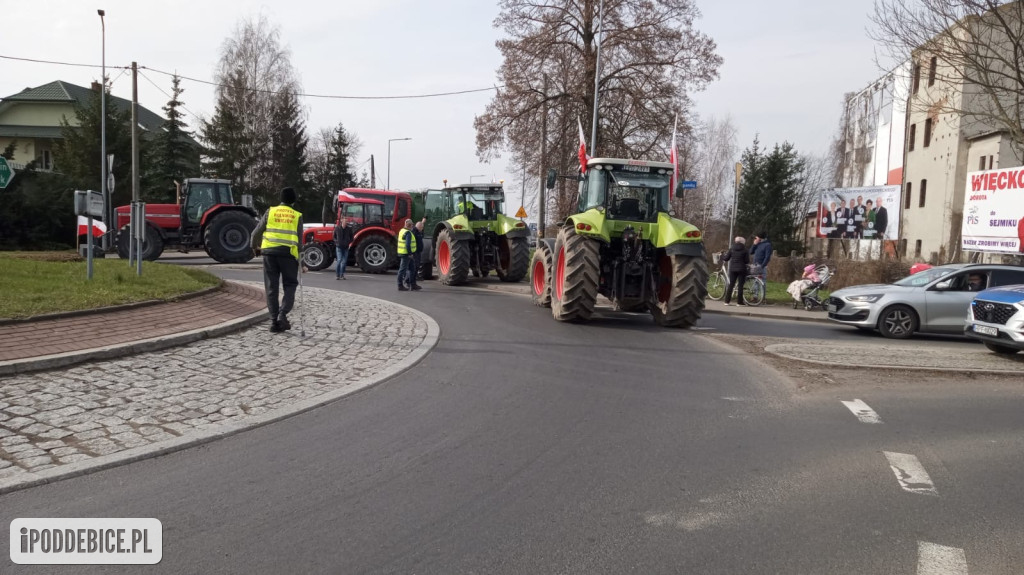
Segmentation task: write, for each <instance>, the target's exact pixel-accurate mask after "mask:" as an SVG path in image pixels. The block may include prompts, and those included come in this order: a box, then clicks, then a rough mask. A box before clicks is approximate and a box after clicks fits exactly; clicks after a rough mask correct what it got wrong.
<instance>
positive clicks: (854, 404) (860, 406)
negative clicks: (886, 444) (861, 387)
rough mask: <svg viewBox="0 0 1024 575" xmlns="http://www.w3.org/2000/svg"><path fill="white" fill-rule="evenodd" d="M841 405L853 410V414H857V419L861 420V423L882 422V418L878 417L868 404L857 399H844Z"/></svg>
mask: <svg viewBox="0 0 1024 575" xmlns="http://www.w3.org/2000/svg"><path fill="white" fill-rule="evenodd" d="M843 405H845V406H846V408H847V409H849V410H850V411H851V412H853V414H854V415H856V416H857V419H859V420H861V422H862V423H882V418H881V417H878V414H877V413H875V410H873V409H871V408H870V407H868V404H866V403H864V402H863V401H861V400H859V399H855V400H853V401H844V402H843Z"/></svg>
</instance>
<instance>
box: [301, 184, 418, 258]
mask: <svg viewBox="0 0 1024 575" xmlns="http://www.w3.org/2000/svg"><path fill="white" fill-rule="evenodd" d="M413 202H414V198H413V197H412V196H411V195H410V194H408V193H405V192H389V191H385V190H369V189H365V188H345V189H344V190H342V191H341V192H338V197H337V198H336V199H335V204H336V207H337V218H338V220H340V219H341V218H342V217H345V218H348V219H349V221H354V222H356V225H357V232H356V235H355V237H354V238H353V240H352V245H351V246H349V252H348V253H349V258H350V259H351V260H353V261H354V262H355V264H356V265H358V266H359V269H361V270H363V271H364V272H365V273H371V274H379V273H384V272H385V271H387V270H389V269H391V268H393V267H394V266H395V265H396V262H397V261H398V250H397V236H398V232H399V230H401V229H402V226H403V225H404V224H405V220H407V219H414V218H413ZM420 203H422V202H420ZM421 217H422V216H421ZM302 245H303V250H302V263H303V264H305V266H306V267H308V268H309V269H311V270H314V271H316V270H322V269H324V268H327V267H328V266H330V265H331V264H332V263H334V258H335V250H334V224H323V225H318V226H307V227H306V229H305V230H304V232H303V236H302Z"/></svg>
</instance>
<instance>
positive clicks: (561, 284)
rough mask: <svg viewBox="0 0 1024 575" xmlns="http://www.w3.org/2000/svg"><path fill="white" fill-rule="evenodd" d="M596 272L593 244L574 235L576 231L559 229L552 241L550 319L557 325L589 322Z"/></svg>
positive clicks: (597, 253) (597, 260) (597, 261)
mask: <svg viewBox="0 0 1024 575" xmlns="http://www.w3.org/2000/svg"><path fill="white" fill-rule="evenodd" d="M600 271H601V256H600V245H599V244H598V243H597V240H592V239H589V238H585V237H583V236H578V235H576V230H575V229H574V228H573V227H571V226H569V225H566V226H565V227H563V228H562V230H561V231H559V232H558V238H557V239H556V240H555V269H554V274H553V278H554V285H552V286H551V288H552V289H551V315H553V316H554V317H555V319H557V320H558V321H574V320H585V319H590V316H591V315H593V313H594V306H595V305H596V304H597V282H598V274H600Z"/></svg>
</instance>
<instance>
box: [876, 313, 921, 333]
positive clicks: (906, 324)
mask: <svg viewBox="0 0 1024 575" xmlns="http://www.w3.org/2000/svg"><path fill="white" fill-rule="evenodd" d="M917 326H918V319H917V313H915V312H914V310H913V309H911V308H910V307H907V306H905V305H894V306H892V307H888V308H886V309H885V310H884V311H883V312H882V317H881V318H880V319H879V320H878V331H879V332H881V334H882V335H884V336H885V337H891V338H893V339H907V338H908V337H910V336H912V335H914V332H915V331H917Z"/></svg>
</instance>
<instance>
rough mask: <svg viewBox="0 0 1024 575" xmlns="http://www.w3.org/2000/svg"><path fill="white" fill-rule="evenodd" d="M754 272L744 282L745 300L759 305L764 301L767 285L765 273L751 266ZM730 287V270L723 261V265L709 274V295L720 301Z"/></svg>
mask: <svg viewBox="0 0 1024 575" xmlns="http://www.w3.org/2000/svg"><path fill="white" fill-rule="evenodd" d="M751 271H752V272H759V271H760V272H761V273H751V274H750V275H748V276H747V280H746V281H745V282H743V301H744V302H746V304H747V305H752V306H758V305H761V304H762V303H764V295H765V285H764V273H763V271H761V270H757V269H755V267H754V266H751ZM728 288H729V270H728V268H727V267H726V265H725V262H722V267H721V269H719V270H718V271H716V272H715V273H713V274H711V275H710V276H708V297H709V298H711V299H713V300H715V301H718V300H721V299H722V298H723V297H725V290H726V289H728Z"/></svg>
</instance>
